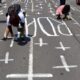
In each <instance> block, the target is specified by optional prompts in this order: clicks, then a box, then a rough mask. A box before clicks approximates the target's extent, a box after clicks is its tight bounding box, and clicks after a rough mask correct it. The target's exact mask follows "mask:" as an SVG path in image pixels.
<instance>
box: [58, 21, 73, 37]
mask: <svg viewBox="0 0 80 80" xmlns="http://www.w3.org/2000/svg"><path fill="white" fill-rule="evenodd" d="M62 22H63V23H62V24H59V25H58V26H57V27H58V31H59V33H60V34H62V35H65V36H72V35H73V34H72V32H71V30H70V29H69V27H68V26H67V24H66V23H65V22H64V21H63V20H62ZM61 25H63V26H64V27H65V28H66V29H67V31H68V34H66V33H65V34H64V33H63V32H62V31H61V29H60V28H61V27H62V26H61Z"/></svg>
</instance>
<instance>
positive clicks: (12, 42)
mask: <svg viewBox="0 0 80 80" xmlns="http://www.w3.org/2000/svg"><path fill="white" fill-rule="evenodd" d="M13 45H14V39H12V40H11V43H10V48H12V47H13Z"/></svg>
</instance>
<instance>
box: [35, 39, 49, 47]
mask: <svg viewBox="0 0 80 80" xmlns="http://www.w3.org/2000/svg"><path fill="white" fill-rule="evenodd" d="M35 45H39V46H40V47H42V46H43V45H48V43H43V39H42V38H39V43H35Z"/></svg>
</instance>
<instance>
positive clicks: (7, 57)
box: [0, 52, 14, 64]
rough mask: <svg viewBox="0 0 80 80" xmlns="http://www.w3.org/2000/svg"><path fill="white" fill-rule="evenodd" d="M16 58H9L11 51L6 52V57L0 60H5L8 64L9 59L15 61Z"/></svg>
mask: <svg viewBox="0 0 80 80" xmlns="http://www.w3.org/2000/svg"><path fill="white" fill-rule="evenodd" d="M13 60H14V59H9V52H6V55H5V59H0V61H4V62H5V64H8V62H9V61H13Z"/></svg>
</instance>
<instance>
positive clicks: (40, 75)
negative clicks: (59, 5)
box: [6, 38, 53, 80]
mask: <svg viewBox="0 0 80 80" xmlns="http://www.w3.org/2000/svg"><path fill="white" fill-rule="evenodd" d="M29 53H30V54H29V67H28V74H8V75H6V78H28V80H33V78H50V77H53V75H52V74H50V73H37V74H34V73H33V38H31V43H30V50H29Z"/></svg>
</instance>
